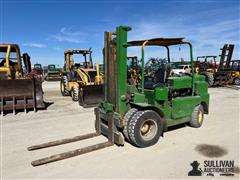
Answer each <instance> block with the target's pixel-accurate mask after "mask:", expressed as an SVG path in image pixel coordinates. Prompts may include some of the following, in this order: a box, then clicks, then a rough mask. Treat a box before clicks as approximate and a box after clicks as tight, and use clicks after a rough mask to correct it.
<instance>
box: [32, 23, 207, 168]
mask: <svg viewBox="0 0 240 180" xmlns="http://www.w3.org/2000/svg"><path fill="white" fill-rule="evenodd" d="M130 30H131V28H130V27H127V26H119V27H117V28H116V32H105V38H104V39H105V43H104V44H105V47H104V67H105V73H104V99H103V100H102V101H101V102H100V104H99V106H98V107H97V108H95V115H96V121H95V129H96V132H94V133H90V134H86V135H83V136H76V137H74V138H67V139H62V140H57V141H53V142H49V143H44V144H40V145H36V146H31V147H29V148H28V150H35V149H40V148H46V147H51V146H56V145H61V144H66V143H70V142H75V141H79V140H83V139H89V138H93V137H96V136H100V135H104V136H106V137H107V141H106V142H103V143H99V144H94V145H91V146H88V147H85V148H81V149H76V150H73V151H69V152H65V153H61V154H56V155H53V156H50V157H46V158H43V159H39V160H36V161H33V162H32V165H33V166H38V165H42V164H46V163H50V162H54V161H59V160H62V159H66V158H70V157H73V156H77V155H80V154H84V153H88V152H91V151H95V150H98V149H102V148H105V147H109V146H112V145H114V144H117V145H119V146H122V145H124V143H125V141H128V142H130V143H131V144H133V145H134V146H137V147H142V148H144V147H148V146H152V145H154V144H155V143H157V142H158V140H159V138H160V136H162V135H163V132H164V131H166V130H167V128H168V127H170V126H174V125H178V124H182V123H189V124H190V125H191V126H193V127H196V128H198V127H200V126H201V125H202V123H203V116H204V114H208V112H209V94H208V85H207V83H206V82H205V79H204V76H201V75H196V74H195V73H194V71H193V72H192V74H191V75H186V74H182V75H180V76H176V77H173V76H170V74H169V72H170V51H169V46H173V45H179V44H181V45H188V46H189V49H190V50H189V56H190V60H191V64H192V66H193V55H192V45H191V43H190V42H188V41H187V40H186V39H184V38H155V39H148V40H140V41H131V42H127V33H128V31H130ZM131 46H140V47H141V48H142V51H141V52H142V54H141V56H142V57H141V69H142V75H141V77H142V80H141V83H140V84H137V85H135V84H133V85H132V84H128V83H127V51H128V47H131ZM146 46H158V47H163V48H166V50H167V56H168V58H167V62H166V63H161V66H160V67H159V68H156V71H155V73H154V76H153V78H151V79H148V78H145V73H144V70H145V61H144V59H145V56H144V52H145V51H144V50H145V49H144V48H145V47H146ZM149 81H150V82H149ZM149 84H152V86H149ZM146 85H147V86H146Z"/></svg>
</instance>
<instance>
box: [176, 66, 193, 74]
mask: <svg viewBox="0 0 240 180" xmlns="http://www.w3.org/2000/svg"><path fill="white" fill-rule="evenodd" d="M191 69H192V68H191V65H189V64H184V65H178V66H177V67H175V68H173V70H172V71H173V73H174V74H181V73H190V72H191Z"/></svg>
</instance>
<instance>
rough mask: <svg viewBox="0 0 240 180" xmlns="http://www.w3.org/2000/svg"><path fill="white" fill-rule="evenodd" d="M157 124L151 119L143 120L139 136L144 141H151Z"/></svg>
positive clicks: (155, 132)
mask: <svg viewBox="0 0 240 180" xmlns="http://www.w3.org/2000/svg"><path fill="white" fill-rule="evenodd" d="M157 130H158V127H157V123H156V122H155V121H154V120H152V119H147V120H145V121H144V122H143V123H142V125H141V128H140V135H141V137H142V138H143V139H144V140H146V141H147V140H151V139H153V138H154V137H155V136H156V134H157Z"/></svg>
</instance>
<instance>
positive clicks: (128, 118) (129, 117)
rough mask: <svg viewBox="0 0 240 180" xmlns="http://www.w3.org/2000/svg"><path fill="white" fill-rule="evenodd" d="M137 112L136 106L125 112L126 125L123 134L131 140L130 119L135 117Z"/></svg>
mask: <svg viewBox="0 0 240 180" xmlns="http://www.w3.org/2000/svg"><path fill="white" fill-rule="evenodd" d="M136 112H137V109H136V108H132V109H129V111H128V112H127V113H126V114H125V116H124V120H125V124H126V125H125V127H124V129H123V134H124V136H125V139H126V140H127V141H128V142H129V141H130V138H129V135H128V127H129V121H130V119H131V118H132V117H133V115H134V114H135V113H136Z"/></svg>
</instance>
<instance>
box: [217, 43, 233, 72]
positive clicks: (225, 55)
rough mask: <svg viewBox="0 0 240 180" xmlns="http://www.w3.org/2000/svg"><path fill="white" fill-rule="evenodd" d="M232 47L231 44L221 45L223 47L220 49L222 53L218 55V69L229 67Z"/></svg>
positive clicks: (227, 68)
mask: <svg viewBox="0 0 240 180" xmlns="http://www.w3.org/2000/svg"><path fill="white" fill-rule="evenodd" d="M233 49H234V45H233V44H225V45H224V46H223V48H222V49H221V50H222V54H221V55H220V62H219V66H218V71H221V70H229V69H230V63H231V59H232V54H233Z"/></svg>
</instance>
